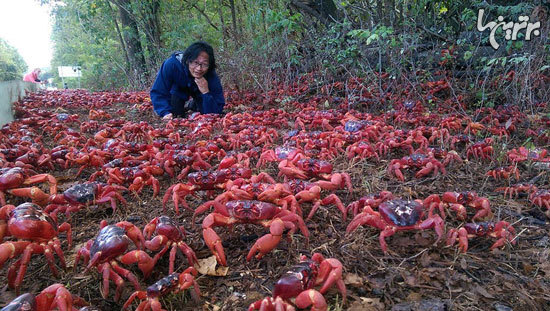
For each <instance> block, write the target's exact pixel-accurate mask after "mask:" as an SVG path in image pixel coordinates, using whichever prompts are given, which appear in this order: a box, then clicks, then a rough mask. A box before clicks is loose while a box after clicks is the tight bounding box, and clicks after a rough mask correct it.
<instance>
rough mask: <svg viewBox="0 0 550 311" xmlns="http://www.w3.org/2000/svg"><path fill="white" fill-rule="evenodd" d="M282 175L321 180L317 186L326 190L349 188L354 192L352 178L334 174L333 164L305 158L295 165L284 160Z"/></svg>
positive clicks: (281, 165) (280, 165)
mask: <svg viewBox="0 0 550 311" xmlns="http://www.w3.org/2000/svg"><path fill="white" fill-rule="evenodd" d="M279 171H280V174H282V175H285V177H289V178H298V179H307V178H308V177H314V178H320V179H321V180H319V181H317V185H318V186H319V187H321V188H323V189H326V190H336V189H341V188H344V187H347V189H348V191H349V192H352V191H353V186H352V185H351V178H350V176H349V174H347V173H332V164H330V162H327V161H323V160H317V159H311V158H304V159H300V160H298V161H297V162H296V164H293V163H292V162H291V161H288V160H283V161H281V162H280V163H279Z"/></svg>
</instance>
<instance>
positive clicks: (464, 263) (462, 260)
mask: <svg viewBox="0 0 550 311" xmlns="http://www.w3.org/2000/svg"><path fill="white" fill-rule="evenodd" d="M460 268H462V269H463V270H468V263H466V259H464V257H463V258H462V259H460Z"/></svg>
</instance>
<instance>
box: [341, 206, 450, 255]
mask: <svg viewBox="0 0 550 311" xmlns="http://www.w3.org/2000/svg"><path fill="white" fill-rule="evenodd" d="M425 205H426V204H425V203H423V202H422V201H419V200H415V201H409V200H401V199H393V200H390V201H385V202H383V203H381V204H380V205H379V206H378V212H376V211H374V210H373V209H372V208H371V206H369V205H367V206H365V207H364V208H363V211H362V212H361V213H359V214H357V216H355V218H354V219H353V220H352V221H351V223H350V224H349V225H348V227H347V229H346V233H351V232H353V231H354V230H355V229H357V227H359V226H362V225H368V226H371V227H374V228H377V229H378V230H381V231H382V233H380V237H379V241H380V246H381V247H382V250H383V251H384V253H387V252H388V246H387V244H386V240H385V239H386V237H389V236H392V235H394V234H395V233H396V232H398V231H409V230H425V229H435V232H436V233H437V236H438V238H437V241H439V239H440V238H441V236H442V235H443V232H444V227H443V226H444V222H443V219H441V217H439V215H436V214H435V215H431V216H428V217H427V218H426V219H424V215H425V210H426V208H425ZM437 241H436V242H437Z"/></svg>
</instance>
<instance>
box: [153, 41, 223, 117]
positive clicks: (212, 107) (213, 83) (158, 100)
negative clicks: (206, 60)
mask: <svg viewBox="0 0 550 311" xmlns="http://www.w3.org/2000/svg"><path fill="white" fill-rule="evenodd" d="M179 53H181V52H176V53H174V54H172V55H171V56H170V57H169V58H168V59H167V60H165V61H164V63H162V66H161V67H160V70H159V72H158V73H157V77H156V79H155V83H153V87H152V88H151V91H150V92H149V94H150V95H151V101H152V102H153V109H154V110H155V112H156V113H157V114H158V115H159V116H161V117H164V116H165V115H167V114H169V113H171V110H172V109H171V106H170V99H171V96H172V95H176V96H177V97H180V98H181V99H183V101H187V100H189V98H190V97H192V98H193V99H194V100H195V102H196V103H197V104H198V107H201V113H222V110H223V106H224V105H225V99H224V97H223V89H222V84H221V81H220V78H219V77H218V75H217V74H216V71H215V70H209V71H208V72H207V73H206V74H205V75H204V78H205V79H206V80H207V81H208V89H209V92H208V93H206V94H202V93H201V92H200V91H199V88H198V86H197V84H196V83H195V79H194V78H193V76H191V74H190V72H189V68H188V66H187V64H185V65H184V64H182V63H181V61H179V60H178V59H177V58H176V55H177V54H179Z"/></svg>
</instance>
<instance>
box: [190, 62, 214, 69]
mask: <svg viewBox="0 0 550 311" xmlns="http://www.w3.org/2000/svg"><path fill="white" fill-rule="evenodd" d="M189 65H191V66H193V67H200V68H201V69H208V67H209V66H210V64H201V63H199V62H197V61H192V62H191V63H189Z"/></svg>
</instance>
